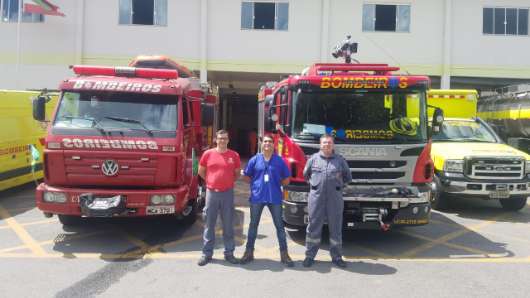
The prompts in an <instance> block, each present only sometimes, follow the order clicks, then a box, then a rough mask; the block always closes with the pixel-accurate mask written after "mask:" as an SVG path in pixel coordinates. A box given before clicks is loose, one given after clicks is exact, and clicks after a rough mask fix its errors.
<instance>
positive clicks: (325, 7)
mask: <svg viewBox="0 0 530 298" xmlns="http://www.w3.org/2000/svg"><path fill="white" fill-rule="evenodd" d="M321 21H322V23H321V24H320V28H321V31H320V61H321V62H326V61H328V59H329V57H328V56H329V52H328V51H329V49H328V48H329V0H322V18H321Z"/></svg>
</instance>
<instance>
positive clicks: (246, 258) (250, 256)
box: [239, 249, 254, 264]
mask: <svg viewBox="0 0 530 298" xmlns="http://www.w3.org/2000/svg"><path fill="white" fill-rule="evenodd" d="M253 260H254V250H253V249H247V250H245V253H244V254H243V257H242V258H241V260H240V261H239V262H240V263H241V264H246V263H250V262H252V261H253Z"/></svg>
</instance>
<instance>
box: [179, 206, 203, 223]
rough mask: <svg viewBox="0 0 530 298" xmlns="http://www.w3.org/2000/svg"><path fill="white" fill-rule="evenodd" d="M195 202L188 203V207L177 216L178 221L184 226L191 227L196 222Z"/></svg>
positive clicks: (196, 207) (196, 208)
mask: <svg viewBox="0 0 530 298" xmlns="http://www.w3.org/2000/svg"><path fill="white" fill-rule="evenodd" d="M198 209H199V208H198V202H197V200H190V201H188V206H186V208H184V210H182V212H181V213H180V214H179V219H180V221H181V222H182V223H183V224H185V225H192V224H193V223H195V221H196V220H197V210H198Z"/></svg>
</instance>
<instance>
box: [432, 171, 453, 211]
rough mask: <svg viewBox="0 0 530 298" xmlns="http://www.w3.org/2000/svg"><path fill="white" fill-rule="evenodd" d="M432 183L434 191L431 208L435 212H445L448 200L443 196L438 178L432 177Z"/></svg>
mask: <svg viewBox="0 0 530 298" xmlns="http://www.w3.org/2000/svg"><path fill="white" fill-rule="evenodd" d="M432 181H433V182H434V184H435V186H436V190H435V191H434V192H433V194H432V196H431V208H432V209H435V210H447V209H448V208H449V198H448V197H447V196H446V195H445V194H444V191H443V186H442V183H441V182H440V178H438V176H436V175H434V177H433V179H432Z"/></svg>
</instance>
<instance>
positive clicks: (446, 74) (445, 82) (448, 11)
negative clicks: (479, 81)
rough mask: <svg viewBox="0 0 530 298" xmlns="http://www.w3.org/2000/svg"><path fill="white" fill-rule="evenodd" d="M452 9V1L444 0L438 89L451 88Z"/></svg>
mask: <svg viewBox="0 0 530 298" xmlns="http://www.w3.org/2000/svg"><path fill="white" fill-rule="evenodd" d="M452 8H453V0H445V9H444V13H445V14H444V16H445V17H444V35H443V58H442V59H443V60H442V80H441V82H440V85H441V86H440V88H442V89H449V88H451V64H452V61H451V47H452V43H451V41H452V38H453V36H452V30H451V29H452Z"/></svg>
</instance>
